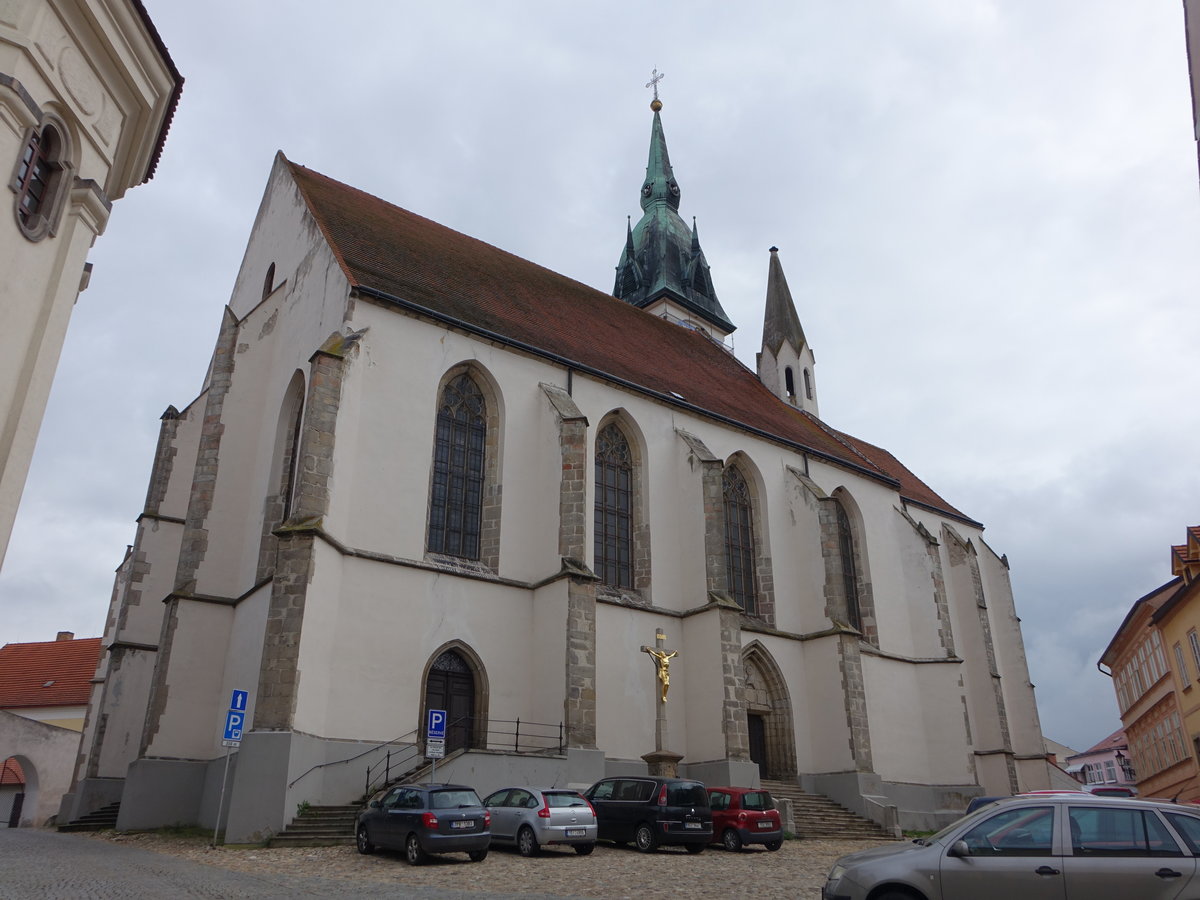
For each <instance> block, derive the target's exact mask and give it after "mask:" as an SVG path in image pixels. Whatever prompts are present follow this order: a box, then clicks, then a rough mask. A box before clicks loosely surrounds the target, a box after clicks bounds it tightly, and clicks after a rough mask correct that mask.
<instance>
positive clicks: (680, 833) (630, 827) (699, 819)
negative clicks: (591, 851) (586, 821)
mask: <svg viewBox="0 0 1200 900" xmlns="http://www.w3.org/2000/svg"><path fill="white" fill-rule="evenodd" d="M585 796H586V797H587V799H588V800H589V801H590V802H591V804H592V806H593V807H595V809H596V819H597V822H598V824H599V826H600V827H599V834H598V837H599V838H600V839H601V840H607V841H613V842H614V843H616V844H617V845H621V844H626V843H628V842H630V841H632V842H633V843H634V844H635V845H636V846H637V848H638V849H639V850H641V851H642V852H643V853H650V852H652V851H654V850H656V849H657V848H658V847H660V846H662V845H664V844H675V845H680V844H681V845H683V846H684V847H685V848H686V849H687V851H688V853H703V852H704V848H705V847H707V846H708V844H709V842H710V841H711V840H712V834H713V824H712V821H713V820H712V809H711V808H710V807H709V805H708V791H707V790H705V788H704V785H703V784H701V783H700V782H699V781H692V780H689V779H686V778H660V777H657V776H653V775H640V776H638V775H631V776H626V777H618V778H604V779H601V780H600V781H597V782H596V783H595V784H593V785H592V786H591V787H590V788H588V790H587V793H586V794H585Z"/></svg>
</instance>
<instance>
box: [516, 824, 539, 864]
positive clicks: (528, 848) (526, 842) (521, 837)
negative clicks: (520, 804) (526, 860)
mask: <svg viewBox="0 0 1200 900" xmlns="http://www.w3.org/2000/svg"><path fill="white" fill-rule="evenodd" d="M541 849H542V848H541V847H539V846H538V842H537V838H536V837H534V836H533V829H532V828H530V827H529V826H528V825H523V826H521V830H520V831H518V832H517V850H519V851H520V852H521V855H522V856H537V855H538V851H539V850H541Z"/></svg>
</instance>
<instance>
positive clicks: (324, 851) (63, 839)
mask: <svg viewBox="0 0 1200 900" xmlns="http://www.w3.org/2000/svg"><path fill="white" fill-rule="evenodd" d="M871 846H876V845H875V844H873V843H870V842H863V841H788V842H785V843H784V845H783V848H782V849H781V850H779V851H778V852H776V853H768V852H766V851H765V850H762V849H761V848H756V849H748V850H745V851H743V852H741V853H736V854H734V853H728V852H726V851H724V850H721V849H719V848H717V847H711V848H709V849H708V850H707V851H706V852H704V853H702V854H700V855H699V856H689V855H688V854H687V853H685V852H683V850H682V849H674V848H664V849H662V850H660V851H659V852H657V853H654V854H641V853H638V852H637V851H635V850H633V849H622V848H616V847H613V846H611V845H608V844H600V845H598V846H597V848H596V852H595V853H593V854H592V855H591V856H577V855H576V854H575V853H573V852H571V851H569V850H565V851H564V850H555V849H549V850H545V851H543V853H542V854H541V856H539V857H538V858H537V859H524V858H522V857H521V856H519V855H518V854H517V853H515V852H514V851H512V850H508V849H504V848H493V850H492V852H491V853H489V854H488V857H487V859H485V860H484V861H483V862H480V863H472V862H469V861H468V860H467V857H466V855H465V854H458V853H455V854H449V855H447V856H444V857H435V858H434V859H433V861H432V862H430V863H429V864H427V865H425V866H419V867H413V866H409V865H408V864H407V863H405V862H404V858H403V857H402V856H401V855H400V854H398V853H390V852H382V851H381V852H377V853H375V854H374V855H372V856H361V855H359V854H358V853H357V852H355V850H354V848H353V847H308V848H301V847H279V848H267V849H263V848H228V847H218V848H216V849H210V848H209V847H208V844H207V841H205V840H204V839H203V838H180V837H170V836H167V835H163V834H157V833H155V834H117V833H115V832H99V833H96V834H91V835H82V834H58V833H57V832H48V831H38V830H34V829H0V873H3V874H0V900H26V898H38V900H44V898H49V900H57V898H63V900H67V898H70V900H108V898H121V900H126V898H133V900H141V898H147V900H149V898H154V900H159V898H162V897H171V898H172V900H174V898H193V897H202V898H231V900H235V898H236V900H241V898H254V900H260V898H261V900H267V898H270V900H276V898H285V897H316V896H320V897H363V898H377V897H380V898H381V897H415V898H419V900H451V898H456V900H502V898H516V897H529V898H534V897H537V898H543V900H568V898H643V897H650V898H654V897H676V896H679V895H681V894H686V895H687V896H689V897H696V898H704V900H707V898H714V900H715V898H727V897H753V898H755V900H776V898H788V900H791V898H796V897H800V898H810V900H815V898H817V897H819V896H820V891H821V886H822V885H823V884H824V882H825V875H826V873H827V872H828V871H829V867H830V865H832V863H833V861H834V860H835V859H836V858H837V857H838V856H841V855H842V854H844V853H849V852H852V851H854V850H862V849H865V848H867V847H871Z"/></svg>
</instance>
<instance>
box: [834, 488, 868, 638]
mask: <svg viewBox="0 0 1200 900" xmlns="http://www.w3.org/2000/svg"><path fill="white" fill-rule="evenodd" d="M836 505H837V530H838V551H839V554H840V555H841V557H842V582H843V584H844V586H845V591H846V616H847V617H848V618H849V620H850V621H849V624H850V625H851V626H853V627H854V628H857V629H858V630H859V631H862V611H861V609H860V608H859V604H858V570H857V568H856V567H855V565H854V534H853V533H852V532H851V530H850V517H849V516H848V515H846V508H845V507H844V506H842V504H841V503H838V504H836Z"/></svg>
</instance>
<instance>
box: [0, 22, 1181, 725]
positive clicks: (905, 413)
mask: <svg viewBox="0 0 1200 900" xmlns="http://www.w3.org/2000/svg"><path fill="white" fill-rule="evenodd" d="M145 2H146V6H147V8H148V10H149V12H150V15H151V16H152V17H153V19H154V21H155V23H156V24H157V26H158V29H159V31H160V33H161V35H162V38H163V40H164V41H165V43H166V45H167V47H168V48H169V49H170V51H171V54H172V56H173V58H174V60H175V62H176V65H177V66H178V67H179V69H180V71H181V72H182V73H183V74H184V76H185V78H186V79H187V83H186V85H185V87H184V91H183V97H182V100H181V102H180V105H179V110H178V113H177V115H176V117H175V121H174V124H173V125H172V127H171V132H170V136H169V138H168V140H167V144H166V149H165V152H164V154H163V158H162V162H161V164H160V166H159V168H158V173H157V174H156V176H155V177H154V179H153V180H152V181H151V182H150V183H149V184H146V185H143V186H141V187H138V188H136V189H134V190H133V191H131V192H130V193H129V194H128V195H127V196H126V197H125V198H124V199H123V200H121V201H119V202H118V203H117V204H116V205H115V207H114V210H113V215H112V220H111V222H110V224H109V227H108V230H107V232H106V234H105V235H103V236H102V237H101V238H100V239H99V240H98V242H97V244H96V246H95V248H94V249H93V251H92V254H91V257H90V258H91V260H92V262H93V263H94V264H95V271H94V274H93V276H92V280H91V286H90V287H89V288H88V290H87V291H86V292H84V293H83V294H82V295H81V296H80V298H79V301H78V303H77V305H76V309H75V313H74V318H73V319H72V322H71V328H70V332H69V334H68V337H67V342H66V345H65V347H64V348H63V356H62V362H61V365H60V367H59V371H58V376H57V379H56V381H55V384H54V390H53V393H52V395H51V399H50V405H49V408H48V410H47V413H46V419H45V423H44V425H43V428H42V433H41V437H40V441H39V443H38V448H37V453H36V456H35V458H34V463H33V468H32V471H31V473H30V478H29V481H28V484H27V487H26V490H25V496H24V500H23V502H22V506H21V510H20V513H19V515H18V518H17V522H16V526H15V529H14V533H13V537H12V540H11V543H10V545H9V548H8V555H7V558H6V560H5V563H4V571H3V573H0V609H2V610H3V616H2V619H0V642H5V641H36V640H52V639H53V638H54V636H55V633H56V632H57V631H59V630H70V631H74V632H75V633H76V635H77V636H80V637H84V636H95V635H99V634H100V633H101V632H102V629H103V626H104V616H105V612H106V609H107V603H108V599H109V595H110V592H111V586H112V575H113V570H114V569H115V568H116V566H117V565H118V564H119V563H120V561H121V558H122V555H123V551H124V549H125V546H126V544H128V543H130V542H131V541H132V540H133V536H134V527H135V526H134V520H135V518H136V517H137V515H138V513H139V512H140V511H141V508H142V503H143V500H144V497H145V491H146V484H147V478H148V475H149V468H150V463H151V459H152V455H153V450H154V443H155V440H156V437H157V433H158V418H159V416H160V415H161V413H162V412H163V411H164V410H165V409H166V407H167V406H168V405H169V404H174V405H175V406H177V407H180V408H182V407H183V406H184V405H186V404H187V403H189V402H191V401H192V399H193V398H194V397H195V396H196V393H197V392H198V390H199V389H200V387H201V382H202V379H203V376H204V372H205V368H206V366H207V364H208V360H209V356H210V354H211V352H212V347H213V342H214V340H215V338H216V334H217V328H218V325H219V324H220V318H221V312H222V308H223V305H224V304H225V303H226V302H227V301H228V299H229V296H230V292H231V289H232V286H233V280H234V277H235V275H236V273H237V269H238V265H239V263H240V261H241V256H242V252H243V249H244V247H245V242H246V239H247V237H248V235H249V231H250V228H251V225H252V224H253V220H254V215H255V212H256V210H257V206H258V202H259V199H260V197H261V195H262V191H263V188H264V186H265V182H266V177H267V174H268V171H269V169H270V165H271V160H272V157H273V155H274V153H275V152H276V150H283V152H284V153H285V154H286V155H287V156H288V157H289V158H290V159H292V160H294V161H296V162H299V163H302V164H304V165H307V166H310V167H312V168H315V169H317V170H318V171H321V172H324V173H325V174H327V175H330V176H332V177H334V178H336V179H339V180H341V181H345V182H348V183H350V184H353V185H355V186H357V187H360V188H363V189H364V190H367V191H369V192H371V193H373V194H376V195H378V196H380V197H383V198H385V199H387V200H389V201H391V202H394V203H396V204H398V205H400V206H403V207H405V208H407V209H411V210H413V211H414V212H417V213H420V214H422V215H424V216H428V217H429V218H432V219H434V220H436V221H439V222H442V223H444V224H446V225H449V226H450V227H452V228H455V229H458V230H460V231H463V232H465V233H467V234H470V235H472V236H475V237H478V238H480V239H482V240H485V241H488V242H490V243H493V244H496V245H497V246H499V247H502V248H504V249H505V250H509V251H511V252H513V253H516V254H518V255H520V256H523V257H525V258H527V259H530V260H533V261H534V262H537V263H540V264H542V265H545V266H547V267H549V268H551V269H555V270H557V271H560V272H563V273H565V274H567V275H569V276H571V277H573V278H576V279H578V280H580V281H583V282H585V283H587V284H590V285H593V286H595V287H597V288H600V289H601V290H604V291H609V290H611V288H612V282H613V270H614V266H615V265H616V262H617V259H618V257H619V255H620V252H621V248H622V246H623V242H624V238H625V222H626V216H628V215H633V216H634V218H635V220H636V218H637V217H638V215H640V209H639V207H638V191H639V188H640V186H641V183H642V178H643V174H644V169H645V162H646V150H647V144H648V139H649V133H650V116H651V114H650V112H649V109H648V103H649V101H650V92H649V91H648V90H646V89H645V88H644V87H643V85H644V84H645V83H646V82H647V81H648V80H649V76H650V71H651V68H652V67H657V68H658V69H659V71H662V72H664V73H665V74H666V78H665V80H664V81H663V82H662V84H661V94H662V99H663V102H664V104H665V106H664V109H663V113H662V115H663V124H664V130H665V132H666V136H667V143H668V146H669V148H670V152H671V160H672V163H673V164H674V168H675V174H676V177H677V179H678V181H679V184H680V187H681V190H682V204H681V208H680V213H681V214H682V215H683V216H684V217H685V219H687V220H689V221H690V217H691V216H693V215H694V216H696V218H697V221H698V225H699V231H700V237H701V241H702V244H703V247H704V250H705V254H706V256H707V258H708V261H709V263H710V264H711V265H712V276H713V281H714V283H715V285H716V288H717V292H718V296H719V297H720V300H721V302H722V304H723V306H724V308H725V310H726V312H727V313H728V314H729V316H730V318H731V319H732V320H733V321H734V323H735V324H737V325H738V326H739V330H738V331H737V332H736V334H735V336H734V338H735V341H736V349H737V354H738V356H739V358H741V359H742V360H743V361H744V362H746V363H748V364H749V365H751V366H753V363H754V353H755V351H756V350H758V349H759V342H760V339H761V328H762V311H763V301H764V297H765V289H766V275H767V262H768V254H767V248H768V247H770V246H772V245H778V246H779V248H780V258H781V260H782V262H783V265H784V269H785V271H786V273H787V277H788V281H789V284H790V286H791V289H792V294H793V296H794V297H795V299H796V304H797V306H798V308H799V312H800V317H801V321H802V323H803V326H804V331H805V334H806V336H807V337H808V339H809V341H810V342H811V344H812V345H813V347H814V350H815V353H816V358H817V368H816V373H815V374H816V379H817V386H818V389H819V392H820V400H821V414H822V417H823V418H824V419H825V420H826V421H827V422H829V423H830V424H831V425H833V426H835V427H837V428H840V429H842V430H845V431H848V432H850V433H852V434H854V435H856V436H858V437H861V438H863V439H865V440H868V441H871V442H873V443H876V444H879V445H881V446H883V447H886V448H888V449H889V450H891V451H892V452H893V453H894V454H895V455H896V456H897V457H898V458H899V459H901V460H902V461H903V462H904V463H905V464H906V465H907V466H908V467H909V468H911V469H912V470H913V471H914V472H916V473H917V474H918V475H919V476H920V477H921V478H922V479H924V480H925V481H926V482H928V483H929V484H930V485H931V486H932V487H933V488H934V489H935V490H936V491H938V492H939V493H940V494H941V495H942V496H943V497H945V498H946V499H947V500H948V501H949V502H950V503H952V504H954V505H955V506H957V507H958V508H960V509H962V510H963V511H965V512H966V513H967V514H968V515H970V516H972V517H973V518H976V519H979V520H980V521H982V522H983V523H985V525H986V526H987V531H986V533H985V539H986V540H987V542H988V544H989V545H990V546H991V547H993V548H994V549H995V550H996V551H997V552H998V553H1005V554H1007V555H1008V558H1009V560H1010V562H1011V565H1012V578H1013V586H1014V590H1015V593H1016V601H1017V608H1018V612H1019V614H1020V615H1021V618H1022V620H1023V628H1024V634H1025V642H1026V649H1027V653H1028V657H1029V666H1030V671H1031V674H1032V678H1033V681H1034V683H1035V684H1036V685H1037V695H1038V700H1039V707H1040V710H1041V715H1042V726H1043V731H1044V732H1045V734H1046V735H1047V736H1049V737H1051V738H1053V739H1055V740H1057V741H1061V742H1063V743H1066V744H1068V745H1070V746H1073V747H1075V748H1076V749H1085V748H1086V747H1087V746H1090V745H1091V744H1093V743H1095V742H1097V741H1099V740H1100V739H1101V738H1103V737H1105V736H1106V735H1107V734H1109V733H1110V732H1112V731H1114V730H1115V729H1116V728H1118V727H1119V726H1120V721H1119V719H1118V717H1117V710H1116V703H1115V700H1114V698H1113V691H1112V686H1111V683H1110V681H1109V679H1108V678H1106V677H1105V676H1103V675H1101V674H1100V673H1098V672H1097V670H1096V661H1097V659H1098V657H1099V655H1100V653H1101V652H1102V651H1103V649H1104V647H1105V646H1106V645H1107V643H1108V641H1109V640H1110V639H1111V637H1112V634H1113V631H1114V629H1115V628H1116V627H1117V625H1119V623H1120V622H1121V619H1122V618H1123V616H1124V615H1125V613H1126V612H1127V611H1128V609H1129V607H1130V605H1131V604H1132V603H1133V601H1134V600H1136V599H1137V598H1138V597H1140V596H1142V595H1143V594H1145V593H1147V592H1149V591H1150V590H1151V589H1153V588H1154V587H1156V586H1158V585H1159V584H1162V583H1163V582H1165V581H1167V580H1168V579H1169V578H1170V577H1171V574H1170V562H1169V556H1168V553H1169V548H1170V545H1171V544H1177V543H1181V542H1182V541H1183V539H1184V536H1185V528H1186V527H1187V526H1188V525H1195V524H1200V466H1198V465H1197V463H1196V439H1197V436H1198V435H1200V428H1198V425H1200V421H1198V420H1200V404H1198V403H1197V402H1196V382H1195V364H1194V360H1195V359H1196V354H1195V349H1194V348H1195V342H1196V340H1197V336H1198V335H1200V304H1198V303H1197V292H1198V288H1200V189H1198V176H1197V160H1196V146H1195V143H1194V140H1193V131H1192V118H1191V111H1190V109H1191V108H1190V99H1189V91H1188V73H1187V59H1186V51H1185V44H1184V33H1183V11H1182V3H1181V2H1180V0H990V2H989V0H876V2H871V3H847V2H845V0H797V2H793V3H769V4H768V3H758V2H740V3H736V4H731V3H715V2H698V0H689V2H676V0H661V2H658V3H636V4H633V3H620V2H606V3H603V4H599V3H597V4H584V3H568V2H561V0H560V2H523V3H515V2H513V3H488V2H444V3H439V4H430V3H412V2H395V0H388V2H379V3H367V2H356V0H344V2H342V3H340V4H337V5H336V6H335V7H333V8H332V9H331V8H330V7H329V5H328V4H320V5H318V4H316V3H307V2H305V3H300V2H294V3H288V4H279V3H265V2H259V3H247V2H245V0H238V2H236V3H235V2H228V0H209V2H206V3H203V4H201V3H178V2H168V0H145Z"/></svg>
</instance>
